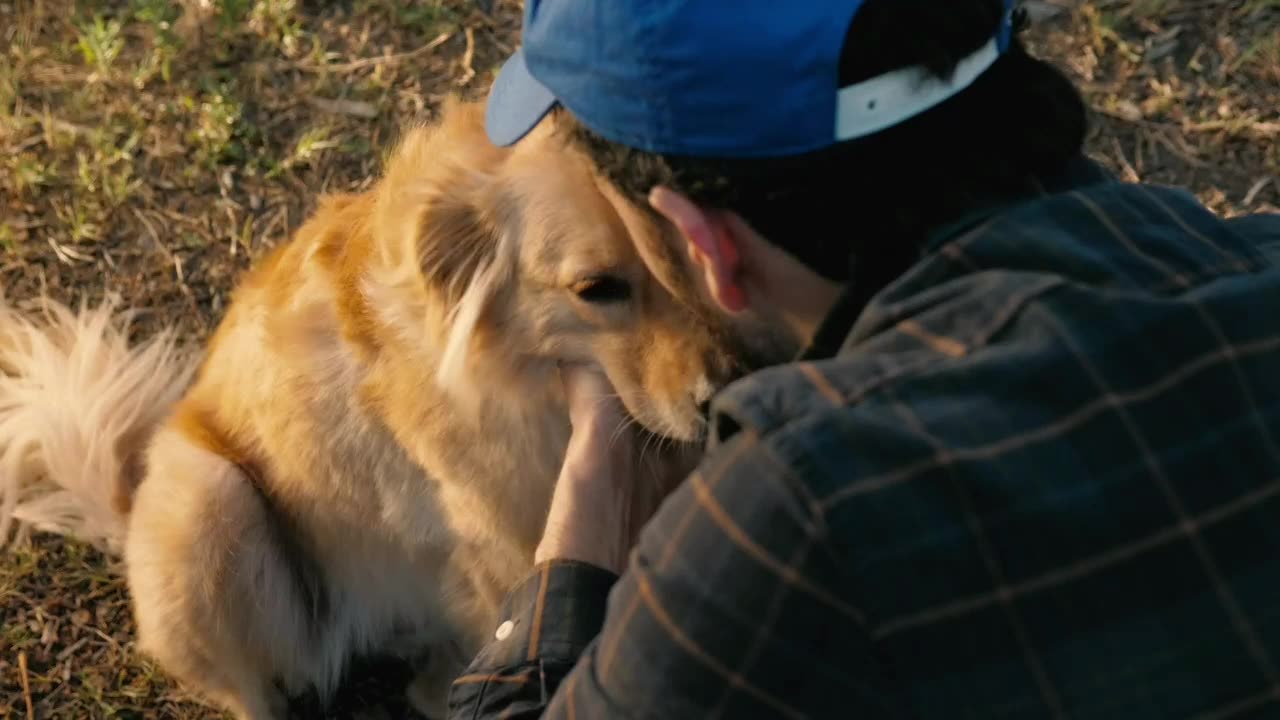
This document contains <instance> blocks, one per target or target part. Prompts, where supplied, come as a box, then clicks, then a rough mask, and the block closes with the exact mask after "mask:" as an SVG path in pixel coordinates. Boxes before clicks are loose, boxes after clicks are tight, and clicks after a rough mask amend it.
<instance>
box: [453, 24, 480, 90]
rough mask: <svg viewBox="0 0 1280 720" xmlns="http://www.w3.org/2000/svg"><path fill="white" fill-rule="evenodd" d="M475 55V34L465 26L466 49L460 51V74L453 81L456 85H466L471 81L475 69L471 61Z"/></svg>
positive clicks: (474, 74)
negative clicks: (461, 70)
mask: <svg viewBox="0 0 1280 720" xmlns="http://www.w3.org/2000/svg"><path fill="white" fill-rule="evenodd" d="M475 55H476V34H475V31H474V30H472V29H471V28H467V49H466V50H464V51H463V53H462V69H463V72H462V76H461V77H459V78H458V79H457V80H456V81H455V82H456V83H457V84H458V85H466V84H467V83H469V82H471V78H473V77H475V76H476V69H475V67H473V66H472V64H471V63H472V61H473V60H474V59H475Z"/></svg>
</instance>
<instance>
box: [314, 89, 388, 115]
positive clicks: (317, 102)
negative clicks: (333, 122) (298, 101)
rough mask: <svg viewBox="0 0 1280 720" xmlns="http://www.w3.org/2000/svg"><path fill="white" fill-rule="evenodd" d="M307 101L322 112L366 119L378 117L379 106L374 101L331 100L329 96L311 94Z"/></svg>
mask: <svg viewBox="0 0 1280 720" xmlns="http://www.w3.org/2000/svg"><path fill="white" fill-rule="evenodd" d="M307 102H308V103H311V105H312V107H314V108H316V109H317V110H320V111H321V112H327V113H333V114H334V115H350V116H352V117H358V118H364V119H366V120H372V119H373V118H376V117H378V108H376V107H374V106H373V104H372V103H367V102H364V101H362V100H341V99H337V100H330V99H329V98H322V97H316V96H315V95H311V96H309V97H307Z"/></svg>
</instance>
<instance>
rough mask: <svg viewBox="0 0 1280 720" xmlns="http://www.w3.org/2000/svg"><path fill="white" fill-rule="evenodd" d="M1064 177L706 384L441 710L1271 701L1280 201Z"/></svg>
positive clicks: (1061, 706) (1265, 704)
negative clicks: (1273, 206)
mask: <svg viewBox="0 0 1280 720" xmlns="http://www.w3.org/2000/svg"><path fill="white" fill-rule="evenodd" d="M1054 189H1055V190H1058V191H1057V192H1050V191H1049V190H1048V189H1044V191H1043V193H1042V195H1041V196H1040V197H1038V198H1034V199H1030V200H1027V201H1025V202H1022V203H1020V204H1017V205H1016V206H1012V207H1006V208H1002V209H1000V210H999V211H998V212H994V213H988V214H986V215H985V216H979V217H975V218H970V219H969V220H967V221H966V222H965V223H964V224H963V225H961V226H958V227H955V228H952V230H951V231H950V232H947V233H945V234H944V235H943V236H942V237H940V238H938V239H937V240H936V241H934V242H933V243H931V244H930V245H929V246H928V248H927V252H926V254H925V257H924V259H923V260H922V261H921V262H920V263H919V264H917V265H916V266H915V267H914V268H913V269H912V270H911V271H910V272H909V273H908V274H907V275H905V276H904V277H902V278H901V279H900V280H898V281H896V282H895V283H893V284H892V285H890V286H889V287H887V288H885V289H884V290H883V291H882V292H880V293H878V294H877V295H876V296H875V297H874V298H873V299H871V301H870V302H869V303H863V302H861V301H860V300H859V299H858V298H856V297H855V296H854V295H852V294H850V295H848V296H847V297H846V299H845V300H844V301H842V302H841V304H840V305H839V306H838V307H837V309H836V310H835V311H834V312H833V313H832V316H831V318H830V319H829V321H828V323H827V324H826V326H825V327H824V329H823V330H822V332H820V333H819V338H818V341H817V342H816V343H815V348H814V349H813V350H812V351H811V352H809V353H808V354H807V356H806V357H804V358H802V359H801V361H799V362H797V363H794V364H790V365H785V366H781V367H777V368H773V369H769V370H766V371H763V372H760V373H757V374H754V375H751V376H749V377H747V378H745V379H743V380H741V381H739V382H738V383H735V384H734V385H732V386H730V387H729V388H727V389H726V390H725V391H723V392H722V393H721V394H720V395H719V396H718V397H717V399H716V400H715V402H714V405H713V411H712V420H713V436H712V439H711V443H710V447H709V451H708V455H707V457H706V459H705V461H704V463H703V465H702V466H701V467H700V469H699V470H698V471H697V472H696V473H695V474H694V475H693V476H692V477H690V478H689V479H688V481H687V482H686V483H684V485H683V486H682V487H681V488H680V489H679V490H678V491H677V492H676V493H675V494H674V495H673V496H672V497H671V498H670V499H669V500H668V501H667V502H666V503H665V504H664V506H663V507H662V508H661V510H660V511H659V513H658V515H657V516H656V517H655V518H654V520H653V521H652V522H651V523H650V525H649V526H648V527H647V528H646V530H645V532H644V533H643V535H642V538H641V540H640V542H639V544H638V547H637V548H636V551H635V553H634V555H633V557H632V562H631V566H630V569H629V570H628V571H627V572H626V573H625V575H624V576H623V577H622V578H621V579H620V580H619V581H618V582H616V583H615V582H614V580H615V578H614V577H613V576H612V575H610V574H609V573H606V572H604V571H602V570H599V569H596V568H592V567H589V566H584V565H579V564H574V563H553V564H550V565H545V566H542V567H540V568H537V569H536V572H535V573H534V574H533V575H532V576H531V577H530V578H529V580H528V581H527V582H525V583H524V584H523V585H521V586H520V587H518V588H516V589H515V590H514V591H513V592H512V593H511V595H510V597H509V598H508V601H507V604H506V612H507V620H506V622H504V623H503V625H502V626H500V628H498V629H497V630H498V631H497V633H496V637H495V639H494V640H493V641H492V642H491V643H490V645H489V646H487V647H486V648H485V649H484V650H483V651H482V652H481V653H480V655H479V656H478V657H477V658H476V659H475V661H474V663H473V664H472V666H471V668H470V669H469V670H468V672H467V674H466V675H464V676H463V677H461V678H459V679H458V680H457V682H456V683H455V684H454V686H453V689H452V693H451V698H450V703H451V715H450V717H451V718H454V719H455V720H480V719H488V718H532V717H543V718H557V719H559V718H607V717H608V718H612V717H618V718H698V719H699V720H705V719H707V718H756V717H779V718H855V717H856V718H868V717H914V718H946V719H947V720H955V719H957V718H981V719H982V720H995V719H998V718H1068V717H1072V718H1125V719H1126V720H1134V719H1139V718H1190V717H1198V718H1242V719H1243V718H1276V717H1280V259H1277V258H1280V216H1254V217H1249V218H1243V219H1238V220H1233V221H1223V220H1220V219H1218V218H1217V217H1215V216H1214V215H1212V214H1211V213H1210V212H1208V211H1207V210H1205V209H1204V208H1203V207H1202V206H1201V205H1200V204H1199V203H1197V202H1196V201H1195V199H1194V198H1193V197H1192V196H1190V195H1189V194H1187V193H1185V192H1183V191H1180V190H1174V189H1169V188H1162V187H1155V186H1143V185H1133V184H1122V183H1118V182H1114V181H1112V180H1110V179H1109V178H1101V177H1090V178H1089V179H1082V178H1079V177H1077V178H1075V179H1072V180H1071V181H1070V182H1069V183H1068V184H1067V185H1066V186H1065V187H1059V188H1054ZM606 598H607V611H606Z"/></svg>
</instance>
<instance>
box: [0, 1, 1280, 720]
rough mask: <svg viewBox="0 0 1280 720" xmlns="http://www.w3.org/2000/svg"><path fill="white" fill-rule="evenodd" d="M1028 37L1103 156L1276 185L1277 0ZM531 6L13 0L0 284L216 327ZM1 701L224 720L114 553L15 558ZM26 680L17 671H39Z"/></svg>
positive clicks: (1140, 174) (466, 84) (191, 326)
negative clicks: (265, 259) (265, 265)
mask: <svg viewBox="0 0 1280 720" xmlns="http://www.w3.org/2000/svg"><path fill="white" fill-rule="evenodd" d="M1054 5H1056V6H1057V7H1058V8H1066V9H1064V10H1060V11H1058V12H1056V14H1054V12H1053V11H1054V6H1052V5H1048V4H1045V3H1041V6H1042V9H1046V10H1048V11H1049V14H1050V15H1052V17H1051V18H1050V19H1048V20H1046V21H1045V23H1044V25H1043V26H1042V27H1039V28H1037V29H1035V31H1034V33H1033V39H1034V45H1035V49H1036V50H1037V51H1038V52H1039V53H1040V54H1042V55H1047V56H1050V57H1053V58H1056V59H1058V60H1059V62H1060V64H1061V65H1062V66H1063V67H1064V68H1065V69H1066V70H1067V71H1068V72H1069V73H1070V74H1071V75H1072V76H1073V77H1074V78H1075V79H1076V80H1077V81H1078V82H1079V83H1080V85H1081V87H1082V88H1083V89H1084V90H1085V92H1086V95H1087V98H1088V101H1089V103H1090V105H1091V107H1092V108H1093V110H1094V116H1095V117H1094V124H1093V130H1092V133H1091V135H1090V137H1089V150H1090V152H1091V154H1092V155H1093V156H1094V157H1096V158H1097V159H1099V160H1100V161H1102V162H1103V163H1104V164H1106V165H1107V166H1108V167H1110V168H1112V169H1113V170H1115V171H1116V172H1118V173H1120V174H1121V175H1122V176H1124V177H1126V178H1128V179H1131V180H1146V181H1153V182H1161V183H1171V184H1178V185H1184V186H1187V187H1189V188H1191V190H1192V191H1193V192H1195V193H1196V194H1197V195H1198V196H1199V197H1200V198H1201V199H1202V200H1204V201H1205V202H1206V203H1208V204H1209V206H1210V207H1212V208H1213V209H1214V210H1216V211H1218V212H1220V213H1223V214H1227V215H1230V214H1236V213H1242V212H1248V211H1256V210H1264V209H1272V210H1275V209H1277V205H1280V182H1277V181H1276V180H1275V179H1276V178H1277V177H1280V2H1277V0H1221V1H1216V2H1197V3H1188V2H1181V1H1178V0H1055V3H1054ZM518 29H519V5H518V3H517V2H515V1H514V0H505V1H502V2H496V3H492V4H490V3H479V2H464V1H463V0H418V1H417V2H398V1H394V0H344V2H341V3H305V4H304V3H301V2H297V1H296V0H213V1H212V2H202V1H201V0H184V2H181V3H175V2H170V1H167V0H95V1H93V2H89V1H77V2H72V1H70V0H20V1H19V2H18V3H16V4H14V3H0V40H3V42H0V204H2V205H0V288H3V289H4V292H5V294H6V295H7V296H9V297H10V298H14V299H18V300H21V299H23V298H25V297H29V296H31V295H33V294H35V293H36V292H37V291H38V289H39V288H41V287H47V288H49V290H50V291H51V292H53V293H54V294H55V295H57V296H58V297H60V298H62V299H63V300H67V301H78V300H80V299H86V298H87V299H96V298H99V297H101V296H102V295H103V294H104V293H107V292H115V293H119V294H120V295H121V296H122V297H125V298H127V299H129V301H130V302H131V303H132V304H133V305H135V306H137V307H140V308H147V309H148V310H151V311H152V312H151V313H150V314H149V316H148V317H150V318H151V319H152V320H151V321H152V322H160V321H165V322H172V323H176V324H178V325H179V326H180V327H182V328H183V329H184V331H186V332H188V333H189V334H191V335H192V336H194V337H201V336H203V335H204V334H205V333H207V332H209V330H210V329H211V327H212V325H213V323H214V322H215V321H216V319H217V318H218V317H219V315H220V313H221V312H222V310H223V309H224V307H225V304H226V299H227V294H228V292H229V291H230V289H231V287H232V285H233V283H234V281H235V278H236V276H237V274H238V273H239V272H240V271H241V270H243V269H244V268H245V267H247V266H248V265H249V264H250V263H251V262H252V261H253V260H254V259H255V258H257V257H259V256H260V255H261V254H262V253H263V252H265V251H266V250H268V249H270V248H271V247H272V246H274V245H275V244H277V243H279V242H280V241H282V240H283V239H285V238H287V237H288V236H289V234H290V233H291V232H292V231H293V230H295V229H296V228H297V227H298V225H299V223H300V222H301V221H302V220H303V219H304V218H305V217H306V214H307V213H308V212H309V211H310V209H311V208H312V207H313V206H314V203H315V201H316V197H317V195H318V194H319V193H321V192H326V191H341V190H359V189H362V188H364V187H367V185H368V183H369V182H370V180H371V178H372V177H373V176H374V174H375V173H376V172H377V169H378V167H379V165H380V163H381V158H382V157H383V155H384V154H385V152H386V151H387V150H388V148H389V147H390V146H391V145H392V143H393V142H394V140H395V138H396V137H397V135H398V133H399V128H400V127H401V126H402V125H404V124H405V123H409V122H413V121H415V120H419V119H422V118H428V117H430V116H431V115H432V114H433V113H434V112H435V110H436V108H437V107H438V106H439V103H440V101H441V99H442V98H444V97H445V96H446V95H448V94H450V93H454V92H460V93H463V94H471V95H475V94H479V93H482V92H483V91H484V90H485V89H486V88H487V87H488V85H489V83H490V82H491V80H492V73H493V71H494V69H495V68H497V67H498V66H499V64H500V63H501V61H502V59H503V58H504V57H505V56H506V54H507V53H509V52H510V51H511V50H512V48H513V47H514V46H515V44H516V32H517V31H518ZM0 617H2V618H3V623H2V624H0V717H15V718H22V717H26V705H25V703H26V697H27V695H28V692H29V696H30V698H31V701H32V705H33V710H34V711H35V714H36V715H37V716H38V717H40V718H68V719H75V720H81V719H83V718H95V719H96V718H142V717H146V718H176V719H195V718H202V719H203V718H213V717H217V715H216V714H214V713H212V712H210V711H208V710H207V709H205V708H202V707H200V706H199V705H196V704H194V703H192V702H190V699H189V698H188V697H187V696H186V695H184V694H183V693H182V692H181V690H180V689H177V688H175V687H173V686H172V685H171V684H170V683H169V682H168V681H167V680H166V679H165V678H164V677H163V675H162V674H161V673H159V672H157V670H156V669H155V668H154V667H153V666H151V665H150V664H149V663H147V662H146V661H145V660H143V659H141V658H140V657H139V656H138V655H137V653H136V651H135V649H134V646H133V638H132V632H133V630H132V628H133V626H132V620H131V618H130V616H129V612H128V601H127V596H126V594H125V593H124V592H123V589H122V587H121V584H120V582H119V579H118V575H117V574H116V573H115V571H114V568H113V565H112V561H111V560H110V559H109V558H106V557H104V556H102V555H101V554H99V553H97V552H95V551H93V550H91V549H89V548H86V547H83V546H81V545H78V544H75V543H70V542H63V541H61V540H59V539H56V538H50V537H36V538H34V539H33V541H32V543H31V544H29V545H26V546H24V547H21V548H18V549H17V550H16V551H12V552H8V553H7V554H6V555H5V556H4V557H3V558H2V559H0ZM24 686H25V690H24Z"/></svg>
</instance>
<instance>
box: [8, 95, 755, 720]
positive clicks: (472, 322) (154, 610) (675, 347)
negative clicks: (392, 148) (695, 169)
mask: <svg viewBox="0 0 1280 720" xmlns="http://www.w3.org/2000/svg"><path fill="white" fill-rule="evenodd" d="M482 115H483V110H482V107H481V106H480V105H477V104H465V103H461V102H453V103H451V104H449V105H448V106H447V107H446V108H445V110H444V112H443V116H442V119H441V120H440V121H439V122H437V123H435V124H433V125H431V126H429V127H420V128H416V129H413V130H411V131H409V132H408V133H407V134H406V136H405V138H404V139H403V141H402V143H401V144H400V146H399V148H398V149H397V150H396V152H395V153H394V155H393V156H392V158H391V160H390V161H389V164H388V168H387V171H386V173H385V175H384V176H383V177H382V178H381V179H380V180H379V182H378V183H377V184H376V185H375V186H373V187H372V188H371V189H370V190H369V191H368V192H366V193H363V194H348V195H333V196H328V197H324V198H322V199H321V201H320V203H319V208H318V209H317V210H316V212H315V213H314V215H313V216H312V217H311V218H309V220H308V221H307V222H306V223H305V224H304V225H303V226H302V227H301V228H300V229H299V230H298V232H297V233H296V235H295V237H294V238H293V239H292V240H291V241H290V242H289V243H287V244H286V245H283V246H281V247H279V248H277V249H276V250H275V251H273V252H272V253H271V254H270V255H269V256H267V257H265V258H264V259H263V260H262V261H261V262H260V263H259V264H258V265H257V266H256V267H255V268H253V269H252V270H251V272H249V273H248V274H247V275H246V276H245V277H244V278H243V279H242V280H241V282H240V284H239V286H238V287H237V289H236V291H235V294H234V296H233V298H232V302H231V304H230V306H229V308H228V310H227V312H226V315H225V317H224V318H223V319H222V322H221V324H220V325H219V327H218V329H217V330H216V332H215V333H214V335H213V337H212V338H211V340H210V342H209V343H208V344H207V347H206V348H205V349H204V352H203V353H200V354H199V356H198V357H197V356H193V355H188V354H186V353H185V352H184V351H183V350H182V349H181V347H180V343H178V342H177V340H176V339H175V338H174V336H173V335H172V333H168V334H161V335H160V336H158V337H155V338H153V339H152V340H150V341H149V342H146V343H144V344H141V345H136V346H135V345H130V344H129V342H128V341H127V326H126V324H125V322H124V321H123V320H122V318H125V319H127V316H126V315H125V314H121V313H117V312H115V309H114V308H113V306H111V305H104V306H102V307H100V308H97V309H88V308H85V309H81V310H80V311H79V312H73V311H71V310H68V309H67V308H65V307H62V306H60V305H58V304H56V303H53V302H52V301H46V302H45V303H44V305H43V307H44V311H43V313H36V314H31V313H23V312H18V311H17V310H14V309H12V308H8V307H6V306H3V305H0V383H2V384H0V472H2V473H3V477H2V478H0V480H2V483H0V490H2V491H3V497H2V499H3V503H4V507H3V514H2V515H0V519H3V522H4V523H5V525H6V527H3V528H0V531H3V532H4V533H5V535H4V537H8V536H9V535H10V534H12V532H13V529H12V528H11V527H7V526H8V525H9V524H11V523H13V522H16V523H17V524H18V525H19V526H20V527H23V528H30V527H36V528H43V529H47V530H53V531H56V532H64V533H68V534H72V535H77V536H80V537H83V538H86V539H89V540H94V541H98V542H101V543H103V544H105V545H107V546H108V547H112V548H116V549H119V550H121V551H122V553H123V558H124V568H125V570H126V573H127V580H128V586H129V590H130V592H131V596H132V599H133V603H134V609H135V613H136V618H137V624H138V633H139V638H138V642H139V647H140V648H141V649H142V650H143V651H144V652H146V653H147V654H149V655H150V656H152V657H153V658H155V659H156V660H157V661H158V662H159V664H160V665H161V666H162V667H163V668H164V670H166V671H167V672H168V673H170V674H171V675H173V676H174V677H176V678H177V679H179V680H180V681H181V682H182V683H184V685H185V686H186V687H187V688H189V689H191V690H193V691H196V692H198V693H199V694H201V695H202V696H203V697H205V698H207V699H208V700H209V701H210V702H212V703H214V704H217V705H219V706H221V707H223V708H225V709H227V710H229V711H231V712H232V713H234V714H235V715H236V716H237V717H239V718H253V719H265V718H281V717H284V714H285V712H286V705H287V702H288V698H290V697H293V696H295V695H297V694H303V693H317V694H318V695H319V696H320V697H321V698H326V697H330V696H331V695H332V693H333V692H334V690H335V688H336V687H337V686H338V685H339V684H340V682H341V680H342V677H343V673H344V669H345V668H346V666H347V664H348V663H349V662H350V659H351V658H352V657H354V656H359V655H361V654H367V653H377V652H391V653H397V654H399V655H400V656H403V657H409V658H420V657H425V658H426V660H425V661H424V662H423V665H422V669H421V671H420V674H419V675H418V676H417V678H416V680H415V681H414V682H413V683H412V685H411V687H410V695H411V697H412V698H413V702H414V704H415V705H416V706H417V707H418V708H419V709H420V710H422V711H423V712H424V713H425V714H427V715H428V716H438V715H439V714H441V710H442V708H443V704H444V700H445V697H446V694H447V687H448V683H449V681H450V680H451V678H452V677H453V675H454V674H455V673H457V672H459V671H460V670H461V669H462V667H463V664H464V663H465V662H466V661H467V659H469V657H470V656H471V655H472V654H473V653H474V652H476V651H477V650H478V649H479V647H480V645H481V644H482V643H483V642H485V641H486V640H487V639H488V638H489V637H490V636H491V634H492V632H493V628H494V627H495V625H496V623H497V621H498V618H497V612H498V605H499V603H500V602H501V600H502V598H503V596H504V594H505V592H506V591H507V590H508V589H509V588H510V587H511V586H512V585H513V584H514V583H515V582H516V581H518V580H519V579H520V578H521V577H522V576H524V575H525V574H526V573H527V572H528V571H529V570H530V567H531V563H532V557H533V551H534V547H535V545H536V544H537V542H538V541H539V539H540V536H541V532H542V529H543V524H544V522H545V518H546V513H547V509H548V506H549V503H550V496H551V492H552V487H553V485H554V483H555V480H556V477H557V474H558V472H559V468H560V464H561V461H562V458H563V455H564V451H565V447H566V444H567V442H568V438H569V433H570V427H569V423H568V417H567V413H566V409H565V406H564V400H563V397H562V393H561V386H560V383H559V381H558V376H557V372H558V371H557V363H558V362H560V361H566V360H567V361H592V362H597V363H599V364H600V365H601V366H602V367H603V368H604V369H605V370H606V372H607V374H608V375H609V377H610V379H611V380H612V382H613V383H614V385H615V386H616V388H617V390H618V392H619V394H620V396H621V398H622V400H623V401H624V404H625V405H626V407H627V409H628V410H629V412H630V413H631V414H632V416H633V417H634V419H635V420H636V421H637V422H638V423H639V424H640V425H641V426H643V428H645V429H646V430H648V431H650V432H652V433H653V434H655V435H658V436H662V437H665V438H669V439H674V440H686V441H687V440H693V439H695V438H697V437H699V436H700V434H701V432H702V424H703V420H702V418H701V416H700V413H699V407H700V406H701V405H702V404H703V403H704V402H705V401H706V400H707V399H708V397H709V396H710V394H711V392H712V390H713V389H714V388H716V387H717V386H719V385H720V384H722V383H723V381H724V380H725V379H726V378H727V377H728V376H729V374H730V373H731V372H733V371H734V361H735V359H736V358H735V357H734V353H731V352H727V351H725V350H724V349H723V348H724V347H725V346H726V344H725V342H724V340H725V332H726V330H725V328H723V327H716V326H715V325H714V323H712V322H711V321H710V320H708V317H709V316H708V315H707V314H706V313H704V312H701V311H700V310H699V308H698V304H697V302H696V301H695V300H693V299H691V296H690V295H689V294H688V290H689V288H690V287H692V286H691V285H689V283H688V282H687V279H688V277H687V276H688V273H689V272H690V266H689V265H687V263H688V258H687V257H683V256H682V253H683V251H675V250H673V249H672V248H674V247H675V246H674V245H670V246H668V245H667V244H665V242H664V240H663V238H662V237H661V234H660V233H658V232H657V231H652V232H649V231H645V232H639V230H640V229H642V228H644V227H645V225H644V222H643V218H642V216H641V215H640V214H639V213H637V212H635V211H634V208H632V209H631V210H624V209H623V205H624V203H622V201H621V200H619V199H618V198H617V197H614V196H612V195H610V192H611V191H610V190H609V189H608V188H607V187H606V186H605V185H604V184H603V183H602V182H601V181H599V179H598V178H597V177H595V176H594V174H593V172H592V170H591V166H590V164H589V162H588V161H587V159H586V158H585V157H584V156H582V155H580V154H579V153H578V151H576V150H574V149H572V148H570V147H569V146H568V145H567V144H566V142H565V138H564V137H562V134H561V133H558V132H557V131H556V128H555V124H556V123H555V121H552V122H548V123H544V124H543V125H544V126H545V127H543V128H542V129H540V130H539V131H538V132H537V133H535V134H534V135H532V136H530V137H529V138H528V139H526V140H524V141H522V142H521V143H519V144H518V145H517V146H516V147H514V148H511V149H498V148H495V147H493V146H492V145H491V144H490V143H489V142H488V140H487V139H486V137H485V135H484V130H483V119H482ZM628 213H629V214H628ZM638 232H639V235H638V234H637V233H638ZM640 235H643V237H640Z"/></svg>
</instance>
